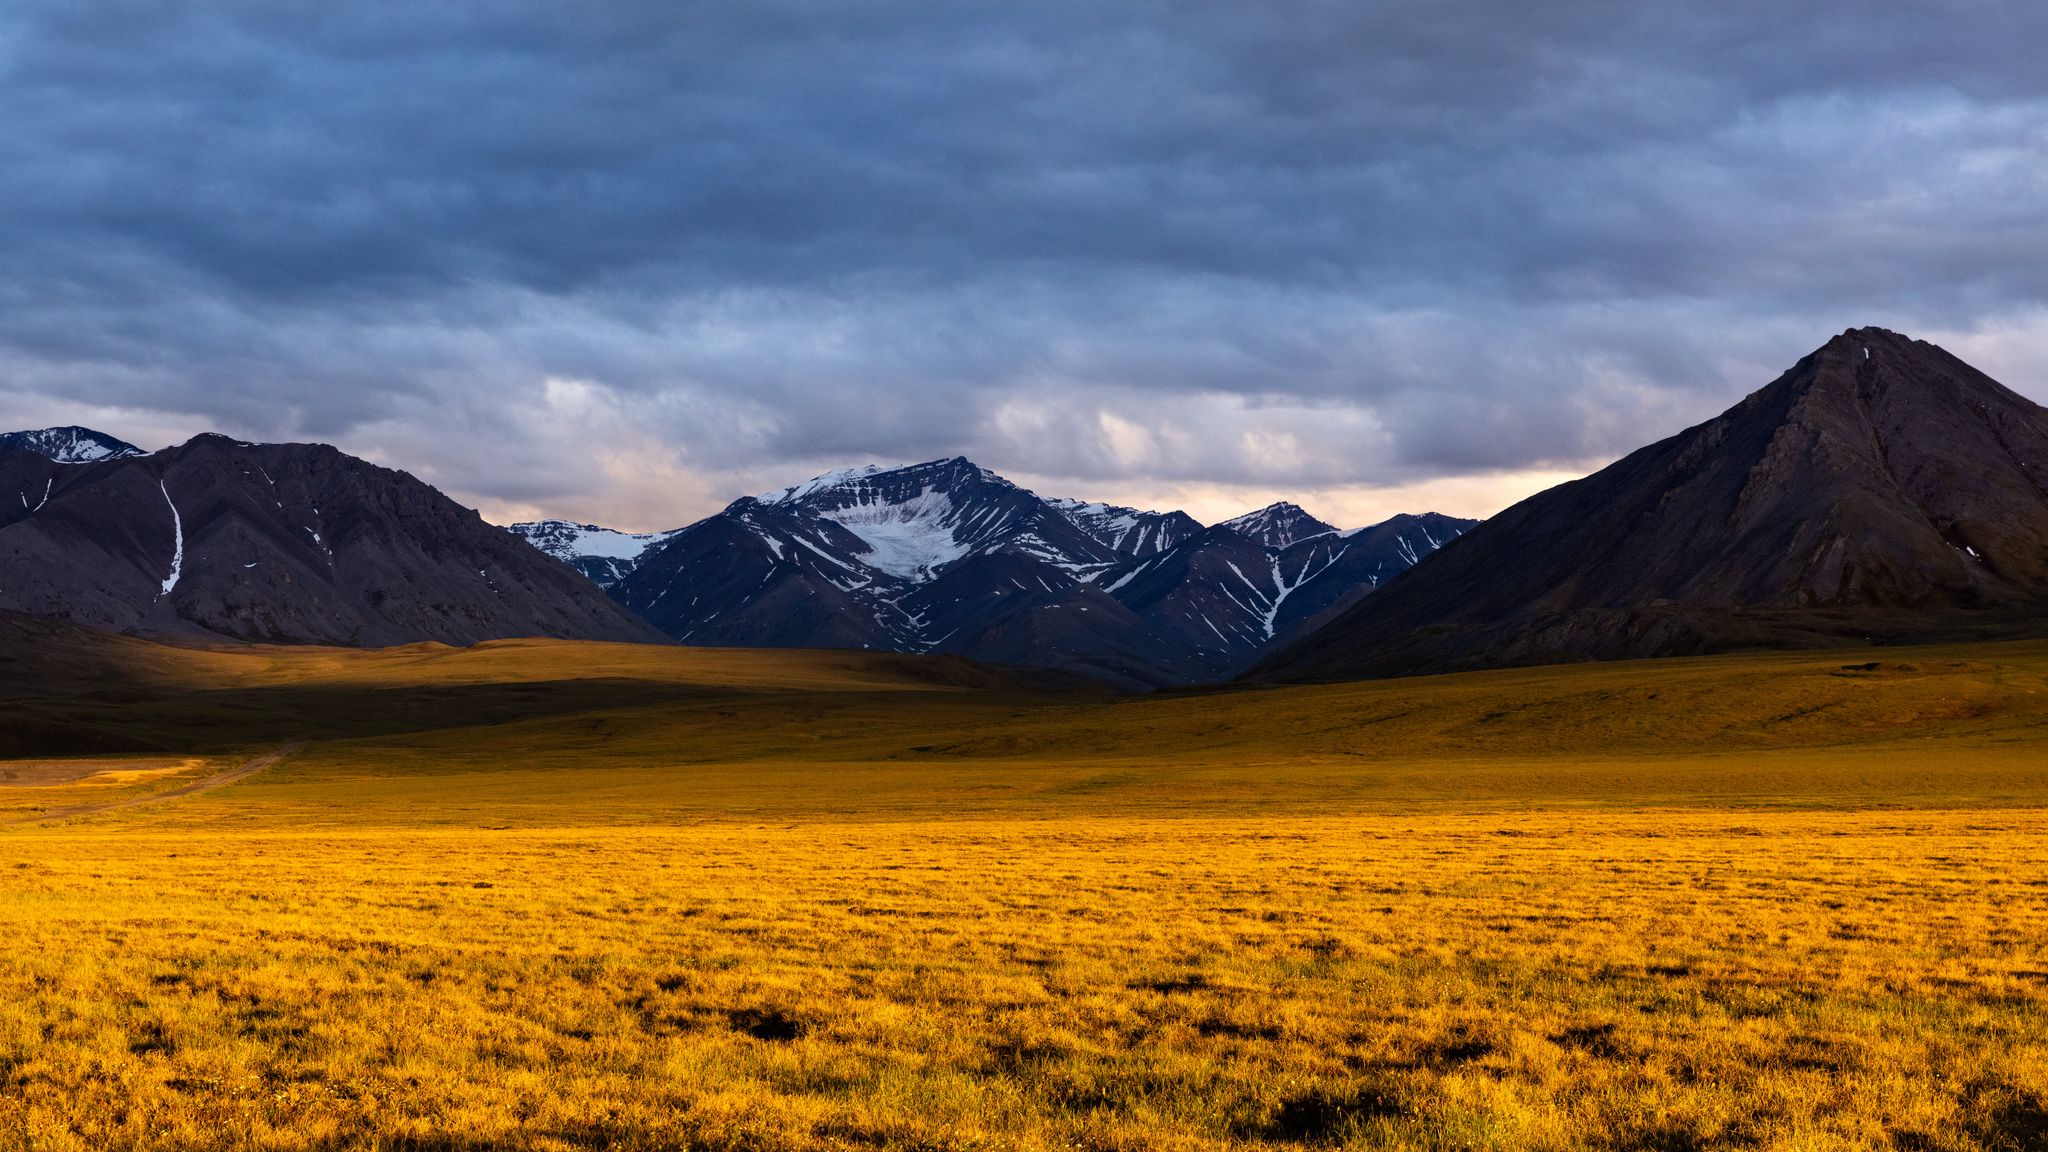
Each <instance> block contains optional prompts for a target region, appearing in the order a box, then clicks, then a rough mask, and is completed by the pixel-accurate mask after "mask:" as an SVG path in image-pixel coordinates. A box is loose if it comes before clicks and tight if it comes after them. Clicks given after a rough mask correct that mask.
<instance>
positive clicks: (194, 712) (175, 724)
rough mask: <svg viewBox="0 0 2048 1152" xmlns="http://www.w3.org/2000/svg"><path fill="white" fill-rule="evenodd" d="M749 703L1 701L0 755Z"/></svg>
mask: <svg viewBox="0 0 2048 1152" xmlns="http://www.w3.org/2000/svg"><path fill="white" fill-rule="evenodd" d="M752 695H754V694H751V693H747V692H743V691H738V690H734V689H721V688H705V687H699V686H691V685H679V684H662V683H655V682H651V681H645V680H558V681H541V682H537V683H511V684H463V685H407V686H404V687H397V688H362V687H355V686H345V685H333V686H329V685H321V686H310V687H307V686H280V687H258V688H232V689H212V690H205V691H197V692H180V693H172V694H165V693H160V692H150V691H147V690H134V689H125V690H114V691H108V692H98V693H92V694H86V695H76V696H67V697H58V698H54V699H32V700H14V701H9V702H8V706H7V717H6V720H5V722H4V724H0V758H21V757H32V756H101V755H129V754H149V753H163V752H180V753H190V754H195V755H203V754H210V753H219V752H224V751H228V750H231V749H235V748H241V747H246V746H248V745H250V744H277V743H284V742H287V741H306V740H340V739H350V738H355V737H365V736H396V735H405V734H409V733H418V732H431V731H444V730H448V729H455V728H473V727H481V726H485V725H492V724H506V723H510V722H513V721H516V720H526V719H532V718H536V717H548V716H564V715H571V714H575V713H580V712H590V711H596V710H599V709H614V708H633V707H644V706H649V705H661V704H701V703H705V702H710V701H720V700H738V699H745V698H749V697H751V696H752ZM762 695H768V694H766V693H763V694H762Z"/></svg>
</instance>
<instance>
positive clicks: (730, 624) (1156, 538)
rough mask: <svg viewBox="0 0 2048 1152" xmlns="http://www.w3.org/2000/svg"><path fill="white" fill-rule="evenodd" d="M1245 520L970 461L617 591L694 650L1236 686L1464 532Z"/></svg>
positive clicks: (792, 502)
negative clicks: (1074, 488)
mask: <svg viewBox="0 0 2048 1152" xmlns="http://www.w3.org/2000/svg"><path fill="white" fill-rule="evenodd" d="M1246 521H1247V523H1246V529H1248V530H1249V531H1250V532H1252V533H1253V535H1247V534H1246V531H1242V530H1240V529H1238V528H1233V527H1230V526H1224V525H1219V526H1217V527H1215V528H1209V529H1204V528H1203V527H1202V526H1201V525H1200V524H1199V523H1197V522H1196V521H1195V520H1194V519H1193V518H1191V517H1189V516H1187V515H1186V514H1185V513H1180V512H1167V513H1160V512H1147V511H1142V510H1138V509H1131V508H1118V507H1112V506H1108V505H1103V504H1091V503H1085V502H1081V501H1075V500H1045V499H1041V498H1040V497H1038V496H1036V495H1034V494H1033V493H1031V492H1028V491H1026V490H1024V489H1022V488H1019V487H1017V486H1016V485H1014V484H1011V483H1010V482H1009V481H1007V480H1005V479H1003V478H1002V477H1000V476H998V475H996V474H995V473H993V472H989V471H987V470H986V469H983V468H979V467H976V466H975V465H974V464H972V463H970V462H969V461H967V460H964V459H959V458H955V459H952V460H936V461H931V462H929V463H925V464H917V465H912V466H910V467H907V468H888V469H885V468H879V467H867V468H858V469H851V470H847V471H842V472H834V473H829V474H827V475H824V476H820V477H817V478H816V479H813V480H810V481H808V482H806V483H803V484H798V485H794V486H792V487H789V488H783V489H778V490H777V491H774V492H769V493H764V494H763V495H760V496H756V497H748V498H745V499H741V500H737V501H735V502H734V503H733V504H731V505H730V506H728V507H727V508H726V509H725V510H724V511H722V512H720V513H718V514H717V515H715V516H712V517H709V518H707V519H705V520H702V521H699V522H698V523H696V524H693V525H690V526H689V527H687V528H683V529H680V530H678V531H676V532H674V533H671V534H667V536H666V538H665V539H663V540H662V541H661V542H659V543H658V544H657V545H655V546H654V547H652V548H650V549H649V550H648V551H647V552H646V553H645V554H644V555H643V556H641V557H639V558H638V559H637V561H636V563H635V564H634V566H633V568H632V570H631V571H630V572H628V573H626V574H625V575H624V576H622V577H620V578H619V579H618V581H617V582H616V583H615V584H613V585H612V586H611V591H612V594H613V595H614V596H616V597H617V598H618V599H619V601H620V602H621V603H623V604H624V605H626V606H627V607H628V608H630V609H632V610H633V611H634V612H636V613H637V614H639V615H640V616H642V617H644V618H645V619H647V620H649V621H651V622H653V623H654V624H655V625H657V626H658V627H660V628H662V629H663V630H664V631H666V632H667V633H668V634H669V635H671V636H673V637H675V638H676V639H678V640H681V641H683V642H684V643H688V644H706V645H735V646H756V645H768V646H784V647H861V648H877V649H889V650H894V651H902V652H944V653H953V654H958V655H964V656H969V657H973V658H975V659H979V660H986V661H991V662H997V663H1008V664H1021V665H1027V666H1037V667H1050V668H1059V669H1065V670H1070V671H1077V672H1084V673H1086V674H1089V675H1092V676H1096V677H1099V678H1102V679H1106V680H1109V681H1112V682H1115V683H1121V684H1125V685H1128V686H1145V687H1154V686H1160V685H1167V684H1183V683H1193V682H1199V681H1206V680H1215V679H1219V678H1223V677H1227V676H1228V675H1230V674H1231V673H1233V672H1235V671H1236V670H1237V669H1239V668H1241V667H1242V666H1243V665H1244V664H1245V663H1246V662H1247V661H1248V660H1250V659H1252V658H1253V657H1255V656H1256V655H1257V654H1258V653H1260V652H1261V651H1263V650H1264V649H1265V648H1266V647H1267V646H1269V645H1270V644H1271V643H1272V642H1273V641H1274V640H1275V639H1276V638H1279V637H1284V636H1286V635H1288V634H1289V633H1290V632H1292V631H1293V630H1295V629H1296V628H1298V627H1300V626H1301V624H1302V623H1303V622H1304V621H1306V620H1308V619H1310V618H1311V617H1312V616H1314V615H1315V614H1316V613H1318V612H1322V611H1325V610H1328V609H1329V608H1330V607H1331V606H1332V605H1334V604H1337V603H1338V602H1340V601H1342V600H1344V599H1345V598H1346V597H1349V596H1354V595H1357V594H1360V593H1361V591H1369V590H1370V589H1371V588H1372V587H1374V586H1376V585H1377V583H1378V582H1380V581H1382V580H1384V579H1386V578H1387V577H1389V576H1391V575H1392V574H1393V573H1394V572H1397V571H1400V570H1401V569H1404V568H1406V567H1407V566H1409V565H1410V564H1413V563H1414V562H1415V559H1416V558H1417V557H1419V556H1421V555H1426V554H1427V553H1428V552H1430V551H1432V550H1434V549H1435V548H1436V547H1437V546H1438V545H1439V544H1440V543H1442V542H1443V541H1446V540H1449V539H1451V538H1453V537H1455V536H1456V535H1457V534H1458V533H1460V532H1462V531H1463V530H1464V529H1465V528H1466V527H1469V523H1470V522H1467V521H1456V520H1452V519H1450V518H1448V517H1440V516H1429V517H1420V518H1413V517H1408V518H1402V519H1401V522H1400V523H1399V524H1396V523H1394V522H1390V523H1389V524H1388V525H1382V526H1376V527H1375V528H1373V529H1367V530H1365V531H1362V532H1357V533H1339V532H1337V531H1336V530H1335V529H1333V528H1331V527H1330V526H1329V525H1327V524H1322V523H1321V522H1320V521H1316V520H1314V519H1313V518H1312V517H1309V516H1308V515H1307V514H1306V513H1303V512H1301V511H1300V509H1298V508H1293V506H1291V505H1288V506H1280V505H1276V506H1275V507H1274V508H1271V509H1266V510H1263V511H1262V512H1261V513H1254V514H1253V516H1252V517H1248V518H1246ZM1279 540H1284V541H1286V542H1285V543H1268V541H1279ZM572 562H574V561H572Z"/></svg>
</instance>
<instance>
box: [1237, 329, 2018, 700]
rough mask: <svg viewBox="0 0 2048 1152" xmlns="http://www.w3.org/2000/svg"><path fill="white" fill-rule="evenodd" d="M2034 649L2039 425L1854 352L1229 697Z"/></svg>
mask: <svg viewBox="0 0 2048 1152" xmlns="http://www.w3.org/2000/svg"><path fill="white" fill-rule="evenodd" d="M2042 634H2048V410H2044V409H2043V408H2042V407H2040V406H2039V405H2037V404H2034V403H2033V402H2032V401H2029V400H2027V399H2026V398H2024V397H2022V396H2020V395H2018V394H2016V393H2014V392H2012V391H2010V390H2009V389H2007V388H2005V387H2004V386H2002V385H2000V384H1999V383H1998V382H1996V381H1994V380H1992V379H1991V378H1990V377H1988V376H1986V375H1984V374H1983V373H1981V372H1979V371H1977V370H1976V369H1974V368H1972V367H1971V366H1970V365H1968V364H1966V363H1964V362H1963V361H1961V360H1959V359H1957V358H1956V357H1955V356H1952V355H1950V354H1949V353H1948V352H1946V351H1943V350H1942V349H1940V348H1937V347H1935V346H1934V345H1932V344H1928V343H1924V342H1921V341H1917V340H1912V339H1909V338H1907V337H1905V336H1901V335H1899V334H1897V333H1894V332H1888V331H1885V330H1883V329H1879V328H1861V329H1852V330H1850V331H1848V332H1845V333H1843V334H1842V335H1841V336H1838V337H1836V338H1835V339H1833V340H1831V341H1829V342H1828V343H1827V345H1826V346H1824V347H1822V348H1821V349H1819V350H1818V351H1816V352H1814V353H1813V354H1812V355H1810V356H1807V357H1806V358H1805V359H1803V360H1801V361H1800V362H1799V363H1798V364H1797V365H1795V366H1794V367H1793V368H1792V369H1791V370H1790V371H1788V372H1786V373H1785V374H1784V375H1783V376H1781V377H1779V378H1778V379H1777V380H1776V381H1774V382H1772V383H1771V384H1770V385H1768V386H1767V387H1765V388H1763V389H1762V390H1760V391H1758V392H1756V393H1754V394H1752V395H1751V396H1749V397H1748V398H1747V399H1745V400H1743V401H1742V402H1741V403H1740V404H1738V405H1736V406H1735V407H1734V408H1732V409H1730V410H1729V411H1727V412H1726V413H1723V414H1722V415H1721V416H1719V417H1717V418H1715V419H1713V420H1710V421H1708V422H1707V423H1705V424H1702V425H1700V426H1698V427H1696V428H1692V429H1689V430H1688V431H1685V432H1683V433H1680V434H1679V435H1677V436H1673V437H1671V438H1670V439H1668V440H1664V441H1661V442H1659V443H1656V444H1652V445H1650V446H1649V447H1647V448H1644V449H1642V450H1640V451H1638V452H1635V453H1634V454H1632V455H1630V456H1628V457H1626V458H1625V459H1623V460H1621V461H1619V462H1617V463H1616V464H1614V465H1612V466H1610V467H1608V468H1606V469H1604V470H1602V471H1600V472H1598V473H1595V474H1594V475H1592V476H1588V477H1586V478H1585V479H1583V480H1577V481H1573V482H1571V483H1568V484H1564V485H1560V486H1559V487H1556V488H1553V489H1550V490H1548V491H1546V492H1542V493H1540V494H1538V495H1536V496H1533V497H1531V498H1529V499H1528V500H1525V501H1523V502H1522V503H1520V504H1518V505H1516V506H1514V507H1513V508H1510V509H1508V510H1507V511H1505V512H1502V513H1501V514H1500V515H1498V516H1496V517H1494V518H1493V519H1492V520H1489V521H1487V522H1486V523H1484V524H1483V525H1481V526H1480V527H1478V528H1476V529H1474V530H1473V531H1472V532H1470V533H1468V534H1467V535H1465V536H1464V537H1463V538H1462V539H1460V540H1459V541H1458V542H1457V543H1456V544H1455V545H1454V546H1452V547H1448V548H1446V549H1444V550H1443V551H1442V552H1440V553H1438V554H1436V555H1434V556H1432V557H1430V558H1429V559H1428V560H1427V561H1426V562H1425V563H1422V564H1420V565H1418V566H1416V567H1415V568H1414V570H1413V571H1411V572H1408V573H1406V574H1404V575H1403V576H1402V577H1401V578H1400V579H1398V580H1395V581H1394V582H1393V583H1391V584H1390V585H1389V586H1387V587H1386V588H1383V589H1381V590H1380V591H1378V592H1377V593H1375V594H1374V595H1372V596H1370V597H1368V598H1366V599H1364V600H1362V601H1360V602H1359V603H1358V604H1357V605H1355V606H1354V607H1352V608H1350V609H1348V610H1346V611H1344V612H1342V613H1340V614H1338V615H1337V616H1336V617H1335V618H1334V619H1332V620H1331V621H1330V622H1329V623H1328V624H1326V625H1325V626H1323V627H1322V628H1320V629H1318V630H1317V631H1316V632H1315V633H1313V634H1312V635H1309V636H1307V637H1305V638H1304V639H1302V640H1300V641H1298V642H1297V643H1295V644H1293V645H1291V646H1289V647H1287V648H1285V649H1283V650H1281V651H1279V652H1277V653H1275V654H1274V655H1272V656H1270V657H1268V658H1267V659H1265V660H1264V661H1262V662H1261V664H1260V665H1259V666H1258V667H1257V668H1255V669H1254V670H1253V673H1252V674H1253V676H1254V677H1255V678H1261V679H1283V680H1320V679H1343V678H1350V677H1359V676H1374V675H1399V674H1407V673H1418V672H1432V671H1448V670H1455V669H1460V668H1473V667H1483V666H1489V665H1508V664H1532V663H1548V662H1557V661H1564V660H1583V659H1613V658H1625V657H1644V656H1664V655H1683V654H1692V653H1702V652H1712V651H1725V650H1730V649H1737V648H1748V647H1791V646H1817V645H1832V644H1855V643H1866V642H1878V643H1884V642H1901V643H1903V642H1910V641H1928V640H1938V639H1944V638H1966V637H1987V638H1988V637H1997V636H2030V635H2042Z"/></svg>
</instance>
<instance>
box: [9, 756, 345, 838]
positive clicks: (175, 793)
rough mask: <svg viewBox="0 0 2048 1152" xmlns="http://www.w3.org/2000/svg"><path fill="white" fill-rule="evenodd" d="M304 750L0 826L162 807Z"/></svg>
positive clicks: (236, 780)
mask: <svg viewBox="0 0 2048 1152" xmlns="http://www.w3.org/2000/svg"><path fill="white" fill-rule="evenodd" d="M304 747H305V745H304V744H287V745H285V746H284V747H282V748H278V749H275V750H273V751H270V752H265V753H264V754H263V755H261V756H258V757H256V758H255V759H254V760H251V761H249V762H248V763H247V764H243V765H242V766H240V767H238V768H230V769H228V770H227V771H225V772H216V773H214V774H213V775H211V776H205V777H202V778H200V779H198V780H194V781H192V782H191V783H189V784H180V785H178V786H177V787H176V788H172V789H169V790H168V791H164V792H157V793H153V794H151V795H148V796H131V797H129V798H128V799H126V800H109V801H107V802H105V803H103V804H73V805H70V806H68V807H64V808H48V809H45V810H43V811H41V812H38V813H36V814H34V815H32V816H26V817H18V818H16V819H14V820H10V821H6V822H5V823H4V824H0V827H5V826H10V825H19V824H43V823H47V822H49V821H51V820H70V819H74V818H76V817H79V816H98V815H100V814H101V813H105V812H123V811H126V810H128V809H130V808H147V807H149V806H150V805H152V804H162V803H164V802H166V801H169V800H182V799H184V798H185V797H187V796H197V795H199V794H200V793H201V792H211V791H213V790H214V789H216V788H225V787H227V786H228V785H230V784H239V783H241V782H242V781H244V780H247V779H248V778H249V777H251V776H254V775H256V774H257V773H258V772H262V771H266V770H268V769H270V768H275V767H276V766H277V765H278V763H279V762H280V761H282V760H283V759H284V758H285V757H287V756H290V755H291V754H292V753H294V752H297V751H298V750H299V749H301V748H304Z"/></svg>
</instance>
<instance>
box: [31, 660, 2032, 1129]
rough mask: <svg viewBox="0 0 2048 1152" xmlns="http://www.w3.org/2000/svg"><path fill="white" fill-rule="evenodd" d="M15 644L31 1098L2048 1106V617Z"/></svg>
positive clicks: (1062, 1114)
mask: <svg viewBox="0 0 2048 1152" xmlns="http://www.w3.org/2000/svg"><path fill="white" fill-rule="evenodd" d="M17 627H19V626H17ZM31 631H36V630H35V629H31ZM16 640H17V641H18V642H17V643H15V644H12V645H11V646H9V647H8V648H6V649H5V652H4V654H0V715H4V716H5V717H6V719H4V720H0V935H4V939H5V945H4V947H0V1148H7V1149H31V1148H32V1149H50V1150H56V1149H92V1150H99V1149H306V1150H338V1149H355V1148H370V1149H418V1150H436V1152H458V1150H462V1152H468V1150H482V1149H595V1148H617V1149H670V1148H677V1149H680V1148H705V1149H763V1150H773V1149H827V1148H859V1149H955V1148H958V1149H1036V1148H1059V1149H1103V1150H1107V1149H1129V1150H1133V1152H1135V1150H1140V1149H1220V1148H1275V1147H1350V1148H1398V1149H1617V1150H1619V1149H1651V1150H1659V1152H1678V1150H1692V1149H1713V1148H1729V1149H1737V1148H1740V1149H1749V1148H1758V1149H1850V1148H1854V1149H1888V1148H1894V1149H1910V1150H1932V1149H1953V1150H1963V1149H1978V1150H1990V1149H2005V1150H2021V1149H2040V1148H2048V809H2044V806H2043V804H2044V801H2048V644H2038V643H2034V644H2017V645H2012V644H2008V645H1981V646H1973V647H1956V648H1942V649H1890V650H1883V651H1870V652H1854V653H1844V652H1829V653H1818V654H1797V655H1773V656H1757V657H1728V658H1711V659H1701V660H1693V661H1672V662H1661V663H1642V664H1629V665H1607V666H1584V667H1572V668H1563V669H1544V670H1534V671H1517V672H1501V673H1487V674H1477V675H1466V676H1457V677H1444V678H1434V679H1417V680H1406V681H1394V682H1382V683H1374V684H1359V685H1347V686H1337V687H1316V688H1296V689H1275V690H1260V691H1244V692H1234V693H1212V694H1185V695H1168V696H1161V697H1155V698H1119V697H1111V696H1106V695H1097V694H1089V693H1086V692H1075V691H1073V690H1071V689H1062V687H1061V686H1060V685H1057V684H1052V683H1048V682H1043V681H1039V682H1032V681H1028V680H1017V679H1010V678H1006V677H1003V676H1001V675H998V674H996V673H991V672H988V671H985V670H978V669H974V668H971V667H968V666H965V665H959V664H953V663H948V662H945V661H919V660H911V659H904V658H895V657H871V656H864V655H855V654H830V655H828V654H818V653H772V652H753V653H736V652H716V651H701V650H689V649H667V650H657V649H641V648H624V647H601V646H588V645H581V646H579V645H568V644H546V643H511V644H494V645H486V646H484V647H482V648H478V649H472V650H468V651H462V652H457V651H451V650H448V649H441V648H430V647H421V648H410V649H399V650H391V651H385V652H375V653H350V652H334V651H321V650H293V651H276V650H238V651H237V650H227V651H218V652H190V651H179V650H173V649H166V648H157V647H153V646H150V645H146V644H142V643H140V642H133V641H108V640H95V639H91V638H89V637H85V636H82V635H79V634H73V633H68V632H64V631H61V630H58V629H56V628H54V627H53V626H52V627H47V628H42V629H41V630H40V631H38V632H37V633H36V634H35V635H33V636H29V637H27V638H26V639H22V638H21V637H16Z"/></svg>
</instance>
